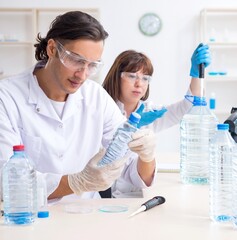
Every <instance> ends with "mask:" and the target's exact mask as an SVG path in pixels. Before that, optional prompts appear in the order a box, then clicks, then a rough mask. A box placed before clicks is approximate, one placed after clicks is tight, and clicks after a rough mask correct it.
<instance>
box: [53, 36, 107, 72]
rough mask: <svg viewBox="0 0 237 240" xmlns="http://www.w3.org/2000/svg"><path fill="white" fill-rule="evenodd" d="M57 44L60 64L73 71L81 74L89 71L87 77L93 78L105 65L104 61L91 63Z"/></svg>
mask: <svg viewBox="0 0 237 240" xmlns="http://www.w3.org/2000/svg"><path fill="white" fill-rule="evenodd" d="M56 43H57V51H58V55H59V59H60V62H61V63H62V64H63V65H64V66H65V67H66V68H68V69H70V70H72V71H79V72H80V71H82V70H84V69H87V75H88V76H92V75H95V74H96V73H97V72H98V71H99V69H100V68H101V67H102V65H103V63H102V61H93V62H92V61H89V60H87V59H86V58H84V57H82V56H80V55H78V54H76V53H73V52H71V51H68V50H66V49H65V48H64V46H63V45H62V44H61V43H60V42H59V41H56Z"/></svg>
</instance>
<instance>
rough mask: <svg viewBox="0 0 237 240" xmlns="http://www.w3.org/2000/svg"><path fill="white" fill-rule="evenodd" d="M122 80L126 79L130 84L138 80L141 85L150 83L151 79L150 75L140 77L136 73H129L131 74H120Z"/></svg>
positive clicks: (140, 75)
mask: <svg viewBox="0 0 237 240" xmlns="http://www.w3.org/2000/svg"><path fill="white" fill-rule="evenodd" d="M121 77H122V78H126V79H128V80H129V81H130V82H133V83H134V82H136V80H138V79H140V80H141V81H142V83H144V84H148V83H150V81H151V79H152V77H151V76H150V75H142V74H138V73H131V72H122V73H121Z"/></svg>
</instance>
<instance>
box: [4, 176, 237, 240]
mask: <svg viewBox="0 0 237 240" xmlns="http://www.w3.org/2000/svg"><path fill="white" fill-rule="evenodd" d="M157 195H161V196H163V197H165V198H166V202H165V203H164V204H162V205H160V206H157V207H155V208H153V209H151V210H149V211H146V212H143V213H140V214H138V215H136V216H134V217H131V218H129V217H128V216H129V215H130V214H131V213H132V212H133V211H134V210H136V209H137V208H138V207H139V206H140V205H141V204H142V203H144V202H145V201H146V200H148V199H149V198H152V197H154V196H157ZM65 204H68V203H65V202H59V203H57V204H55V205H52V206H49V211H50V217H49V218H48V219H37V221H36V222H35V223H34V224H32V225H30V226H5V225H4V224H3V218H0V239H1V240H28V239H29V240H49V239H50V240H61V239H68V240H95V239H101V240H107V239H109V240H111V239H113V240H117V239H126V240H127V239H134V240H153V239H154V240H172V239H182V240H185V239H187V240H196V239H198V240H212V239H213V240H225V239H226V240H232V239H233V240H234V239H237V229H233V227H232V225H231V224H228V225H220V224H216V223H213V222H212V221H211V220H210V219H209V205H208V204H209V203H208V186H191V185H183V184H182V183H181V182H180V177H179V174H178V173H159V174H158V181H157V184H156V185H155V186H154V187H152V188H149V189H147V190H146V191H145V197H144V198H141V199H138V198H136V199H98V200H80V201H78V202H76V204H81V205H83V206H89V207H91V208H92V209H93V211H92V212H91V213H86V214H82V213H78V214H72V213H67V212H66V211H65ZM101 205H127V206H128V211H127V212H122V213H103V212H100V211H98V208H99V207H100V206H101Z"/></svg>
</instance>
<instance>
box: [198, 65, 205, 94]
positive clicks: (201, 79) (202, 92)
mask: <svg viewBox="0 0 237 240" xmlns="http://www.w3.org/2000/svg"><path fill="white" fill-rule="evenodd" d="M204 72H205V66H204V63H201V64H199V79H200V90H201V93H200V95H201V97H203V95H204Z"/></svg>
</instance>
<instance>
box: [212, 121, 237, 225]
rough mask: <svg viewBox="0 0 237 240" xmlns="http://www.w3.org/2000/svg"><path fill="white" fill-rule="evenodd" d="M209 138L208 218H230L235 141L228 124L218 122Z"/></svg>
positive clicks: (221, 219) (220, 220) (225, 220)
mask: <svg viewBox="0 0 237 240" xmlns="http://www.w3.org/2000/svg"><path fill="white" fill-rule="evenodd" d="M217 129H218V130H217V132H216V134H215V135H214V137H213V139H212V140H211V159H210V188H209V189H210V197H209V199H210V201H209V205H210V218H211V219H212V220H213V221H215V222H229V221H230V220H232V184H233V183H232V182H233V178H232V168H233V160H234V159H235V161H236V147H237V145H236V143H235V141H234V140H233V138H232V137H231V135H230V133H229V131H228V130H229V124H218V125H217Z"/></svg>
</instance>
